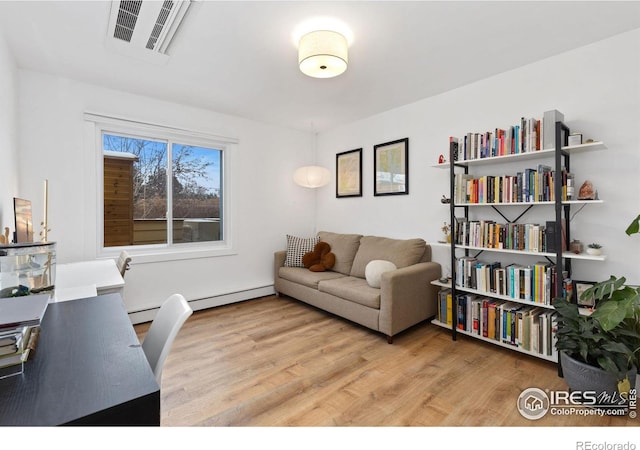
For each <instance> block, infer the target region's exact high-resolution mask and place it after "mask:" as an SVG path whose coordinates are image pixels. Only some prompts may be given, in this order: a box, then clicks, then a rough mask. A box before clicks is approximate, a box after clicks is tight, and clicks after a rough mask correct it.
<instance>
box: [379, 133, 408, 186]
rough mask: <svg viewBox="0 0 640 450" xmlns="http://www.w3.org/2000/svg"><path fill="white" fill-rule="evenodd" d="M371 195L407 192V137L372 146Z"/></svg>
mask: <svg viewBox="0 0 640 450" xmlns="http://www.w3.org/2000/svg"><path fill="white" fill-rule="evenodd" d="M373 153H374V158H373V173H374V177H375V178H374V185H373V195H374V196H380V195H403V194H408V193H409V138H403V139H398V140H396V141H391V142H386V143H384V144H377V145H374V147H373Z"/></svg>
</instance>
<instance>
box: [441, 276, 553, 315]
mask: <svg viewBox="0 0 640 450" xmlns="http://www.w3.org/2000/svg"><path fill="white" fill-rule="evenodd" d="M431 284H433V285H434V286H440V287H443V288H449V289H450V288H451V283H442V282H441V281H437V280H436V281H432V282H431ZM456 290H457V291H462V292H468V293H469V294H476V295H480V296H483V297H491V298H495V299H498V300H506V301H509V302H513V303H520V304H522V305H529V306H539V307H540V308H548V309H552V308H553V306H551V305H546V304H544V303H540V302H534V301H528V300H521V299H518V298H513V297H510V296H508V295H500V294H496V293H495V292H486V291H481V290H478V289H472V288H468V287H461V286H456Z"/></svg>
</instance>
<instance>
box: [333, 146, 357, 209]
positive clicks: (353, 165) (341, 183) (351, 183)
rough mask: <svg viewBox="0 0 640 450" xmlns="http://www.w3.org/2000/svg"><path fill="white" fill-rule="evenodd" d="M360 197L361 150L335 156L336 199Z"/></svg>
mask: <svg viewBox="0 0 640 450" xmlns="http://www.w3.org/2000/svg"><path fill="white" fill-rule="evenodd" d="M345 197H362V149H361V148H357V149H355V150H348V151H346V152H341V153H337V154H336V198H345Z"/></svg>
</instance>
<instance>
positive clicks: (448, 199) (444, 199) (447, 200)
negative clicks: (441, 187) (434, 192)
mask: <svg viewBox="0 0 640 450" xmlns="http://www.w3.org/2000/svg"><path fill="white" fill-rule="evenodd" d="M440 203H444V204H449V203H451V199H450V198H447V197H445V196H444V195H443V196H442V198H441V199H440Z"/></svg>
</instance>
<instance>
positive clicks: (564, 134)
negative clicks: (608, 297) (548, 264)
mask: <svg viewBox="0 0 640 450" xmlns="http://www.w3.org/2000/svg"><path fill="white" fill-rule="evenodd" d="M555 127H556V130H555V135H556V136H555V137H556V139H555V157H554V159H555V172H556V178H557V180H556V182H555V183H554V196H555V202H554V206H555V213H556V219H555V220H556V229H559V230H560V232H559V233H556V235H555V239H556V283H555V288H556V289H555V293H554V294H555V296H556V297H562V290H563V282H564V276H563V272H564V271H565V264H566V269H567V271H568V274H569V277H570V276H571V272H570V270H571V266H570V262H569V261H567V262H566V263H565V262H564V258H563V256H562V252H563V250H564V248H563V246H562V241H563V235H564V240H565V242H567V243H568V242H569V239H570V236H569V229H570V226H569V220H570V215H569V214H570V206H569V204H565V205H563V204H562V182H558V181H561V178H560V177H561V174H562V168H563V165H562V163H563V162H565V164H566V170H567V171H568V170H569V154H568V153H565V152H564V151H563V150H562V146H563V144H564V145H566V144H567V143H568V140H569V127H567V126H566V125H565V124H563V123H562V122H560V121H557V122H556V123H555ZM563 209H564V217H565V220H566V223H565V224H564V226H563V223H562V217H563Z"/></svg>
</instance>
